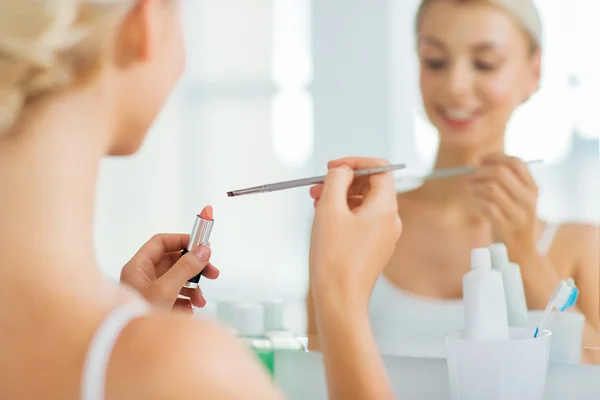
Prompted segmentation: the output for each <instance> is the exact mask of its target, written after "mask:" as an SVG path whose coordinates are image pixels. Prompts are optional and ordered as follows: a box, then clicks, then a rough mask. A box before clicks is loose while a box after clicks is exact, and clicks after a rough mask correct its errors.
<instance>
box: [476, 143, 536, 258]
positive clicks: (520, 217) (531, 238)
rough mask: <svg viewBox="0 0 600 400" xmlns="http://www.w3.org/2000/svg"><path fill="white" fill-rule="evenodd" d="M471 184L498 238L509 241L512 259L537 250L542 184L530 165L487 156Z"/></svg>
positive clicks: (497, 156) (494, 155)
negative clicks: (537, 220) (537, 217)
mask: <svg viewBox="0 0 600 400" xmlns="http://www.w3.org/2000/svg"><path fill="white" fill-rule="evenodd" d="M470 185H471V189H472V193H473V195H474V197H475V200H476V202H477V205H478V206H479V207H480V209H481V211H482V212H483V213H484V214H485V216H486V217H487V218H488V219H489V221H490V222H491V224H492V226H493V230H494V236H495V238H494V239H495V240H496V241H500V242H503V243H504V244H506V246H507V248H508V250H509V253H511V254H510V255H511V258H515V256H516V255H520V254H523V253H529V252H532V251H535V248H536V245H535V223H536V204H537V198H538V187H537V185H536V183H535V180H534V179H533V176H532V175H531V173H530V172H529V169H528V168H527V165H525V163H523V161H521V160H520V159H518V158H515V157H509V156H506V155H504V154H492V155H489V156H486V157H484V158H483V160H482V163H481V165H480V166H479V168H477V169H476V170H475V172H474V174H473V176H472V177H471V179H470Z"/></svg>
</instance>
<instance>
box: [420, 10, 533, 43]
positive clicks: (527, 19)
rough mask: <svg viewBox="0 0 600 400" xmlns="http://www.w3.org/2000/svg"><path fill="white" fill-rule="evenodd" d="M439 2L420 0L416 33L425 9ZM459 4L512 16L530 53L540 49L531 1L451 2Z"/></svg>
mask: <svg viewBox="0 0 600 400" xmlns="http://www.w3.org/2000/svg"><path fill="white" fill-rule="evenodd" d="M436 1H439V0H421V4H420V5H419V9H418V11H417V20H416V24H415V28H416V31H417V34H418V31H419V29H420V27H421V21H422V19H423V15H424V14H425V11H426V9H427V7H428V6H429V5H430V4H432V3H434V2H436ZM452 1H454V2H455V3H460V4H489V5H491V6H494V7H497V8H499V9H501V10H503V11H505V12H506V13H508V14H509V15H510V16H512V17H513V18H514V19H515V20H516V21H517V22H518V23H519V25H520V26H521V28H523V30H525V32H526V33H527V35H528V36H529V38H530V39H531V49H532V51H535V50H538V49H540V48H541V47H542V22H541V19H540V14H539V12H538V9H537V7H536V6H535V4H534V2H533V0H452Z"/></svg>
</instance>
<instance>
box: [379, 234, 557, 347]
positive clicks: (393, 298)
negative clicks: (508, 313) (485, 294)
mask: <svg viewBox="0 0 600 400" xmlns="http://www.w3.org/2000/svg"><path fill="white" fill-rule="evenodd" d="M557 230H558V225H555V224H546V227H545V228H544V232H543V233H542V235H541V236H540V239H539V241H538V250H539V251H540V253H541V254H547V253H548V250H549V249H550V245H551V244H552V240H553V238H554V235H555V234H556V231H557ZM369 318H370V322H371V328H372V330H373V334H374V335H375V339H376V340H377V344H378V346H379V349H380V351H381V352H382V353H383V354H396V355H402V356H408V357H410V356H418V357H433V358H439V357H445V354H446V343H445V335H446V333H447V332H449V331H452V330H458V329H463V328H464V323H465V317H464V308H463V302H462V300H461V299H456V300H440V299H435V298H428V297H422V296H417V295H415V294H413V293H410V292H407V291H404V290H402V289H400V288H398V287H397V286H395V285H393V284H392V283H391V282H389V281H388V280H387V279H386V278H385V277H384V276H383V275H382V276H381V277H380V278H379V279H378V281H377V282H376V284H375V287H374V288H373V292H372V294H371V300H370V304H369Z"/></svg>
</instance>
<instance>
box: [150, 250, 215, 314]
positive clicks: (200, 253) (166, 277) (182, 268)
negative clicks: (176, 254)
mask: <svg viewBox="0 0 600 400" xmlns="http://www.w3.org/2000/svg"><path fill="white" fill-rule="evenodd" d="M210 255H211V251H210V247H208V246H199V247H198V248H196V249H194V250H193V251H191V252H189V253H187V254H185V255H184V256H183V257H181V258H179V260H177V262H176V263H175V264H174V265H173V266H172V267H171V268H170V269H169V270H168V271H167V272H165V273H164V274H163V275H162V276H161V277H160V278H158V279H157V280H156V281H154V282H152V284H151V286H150V288H149V290H150V292H151V294H150V298H151V299H152V300H153V301H158V302H170V304H173V302H174V299H176V298H177V295H178V294H179V292H180V291H181V288H182V286H183V285H184V284H185V283H186V282H187V281H188V280H189V279H190V278H193V277H194V276H196V275H198V274H199V273H200V272H202V270H203V269H204V268H205V267H206V266H207V265H208V264H209V260H210ZM208 272H209V275H211V276H212V277H214V276H215V275H216V276H218V270H217V269H216V268H214V267H213V268H212V269H211V268H209V271H208ZM211 279H213V278H211Z"/></svg>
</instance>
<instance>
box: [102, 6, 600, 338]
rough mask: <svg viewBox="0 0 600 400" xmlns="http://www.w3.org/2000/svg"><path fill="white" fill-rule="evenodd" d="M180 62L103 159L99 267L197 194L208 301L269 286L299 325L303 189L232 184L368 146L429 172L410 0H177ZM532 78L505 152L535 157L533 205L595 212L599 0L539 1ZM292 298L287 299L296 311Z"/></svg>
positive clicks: (306, 216)
mask: <svg viewBox="0 0 600 400" xmlns="http://www.w3.org/2000/svg"><path fill="white" fill-rule="evenodd" d="M184 3H185V7H186V12H185V19H186V21H185V24H186V30H187V41H188V61H189V64H188V69H187V72H186V74H185V77H184V78H183V79H182V81H181V82H180V84H179V86H178V87H177V89H176V91H175V92H174V93H173V96H172V97H171V99H170V101H169V103H168V104H167V106H166V107H165V109H164V111H163V112H162V114H161V116H160V118H159V120H158V121H157V123H156V125H155V126H154V128H153V130H152V133H151V134H150V136H149V138H148V139H147V142H146V143H145V145H144V147H143V149H142V151H141V152H140V153H139V154H137V155H136V156H134V157H130V158H109V159H106V160H105V161H104V165H103V169H102V172H101V177H100V181H99V185H100V186H99V189H100V190H99V194H98V199H97V216H96V217H97V224H96V229H97V230H96V245H97V250H98V262H99V263H100V265H101V266H102V268H103V269H104V271H105V272H106V274H107V275H108V276H110V277H111V278H114V279H118V278H119V273H120V269H121V268H122V266H123V265H124V264H125V263H126V262H127V261H128V260H129V258H130V257H131V256H132V255H133V254H134V253H135V252H136V251H137V249H138V248H139V247H140V246H141V245H142V244H143V243H144V242H145V241H146V240H148V239H149V238H150V237H151V236H152V235H154V234H155V233H159V232H179V233H189V232H190V230H191V228H192V224H193V222H194V218H195V215H196V214H197V213H199V212H200V210H201V209H202V208H203V207H204V205H206V204H211V205H213V206H214V209H215V221H216V222H215V226H214V229H213V234H212V237H211V242H212V248H213V263H214V264H215V265H217V266H218V267H219V268H220V269H221V277H220V278H219V279H218V280H217V281H214V282H213V281H203V283H204V284H203V291H204V292H205V295H206V297H207V299H208V301H209V302H211V300H217V299H223V298H229V297H237V298H242V299H246V300H257V301H260V300H266V299H269V298H279V299H282V300H284V301H286V302H289V303H290V304H291V305H292V306H291V309H292V312H290V313H288V315H287V316H286V318H287V320H286V323H287V325H288V327H289V328H290V329H293V330H296V331H300V332H301V331H303V329H304V324H305V320H304V318H305V317H304V295H305V292H306V288H307V279H308V268H307V257H308V240H309V233H310V226H311V223H312V201H311V199H310V198H309V196H308V188H299V189H295V190H289V191H285V192H278V193H271V194H264V195H257V196H247V197H240V198H227V196H226V192H227V191H228V190H233V189H238V188H243V187H248V186H254V185H258V184H263V183H267V182H274V181H279V180H286V179H295V178H300V177H305V176H309V175H312V174H321V173H323V172H325V170H326V162H327V161H328V160H330V159H333V158H337V157H340V156H346V155H360V156H376V157H383V158H387V159H389V160H391V161H393V162H404V163H407V164H408V166H409V171H408V172H407V173H410V174H411V175H413V174H419V173H424V172H427V170H428V169H430V167H431V162H432V156H433V154H434V151H435V148H436V144H437V143H436V134H435V132H434V131H433V130H432V128H431V126H430V125H429V124H428V122H427V120H426V118H425V117H424V114H423V112H422V110H421V107H420V100H419V95H418V86H417V85H418V77H417V59H416V55H415V52H414V45H415V37H414V34H413V30H414V16H415V12H416V7H417V3H418V1H417V0H319V1H316V0H315V1H311V0H184ZM538 5H539V7H540V10H541V13H542V18H543V24H544V28H545V43H544V47H545V51H544V60H543V61H544V62H543V67H544V68H543V79H542V89H541V90H540V92H539V93H538V94H537V95H536V96H535V97H534V98H533V99H532V100H531V101H530V103H528V104H527V105H526V106H524V107H523V108H522V109H521V110H520V111H519V112H518V113H517V115H516V116H515V118H514V119H513V120H512V122H511V125H510V129H509V132H508V139H507V140H508V142H507V146H508V147H507V152H508V153H510V154H511V155H515V156H518V157H521V158H523V159H526V160H530V159H543V160H545V161H546V162H545V163H544V164H543V165H539V166H536V167H534V169H533V172H534V174H535V177H536V178H537V180H538V184H539V186H540V190H541V195H540V199H539V213H540V215H541V216H543V217H544V218H547V219H549V220H551V221H557V222H560V221H567V220H570V221H573V220H575V221H585V222H590V223H595V224H597V223H599V221H600V184H599V183H600V160H599V149H600V146H599V137H600V104H599V102H598V94H599V92H600V53H599V52H598V51H597V45H596V38H598V37H600V24H598V21H597V16H598V15H599V14H600V2H598V1H597V0H570V1H564V0H543V1H541V0H540V1H538ZM294 310H295V311H294Z"/></svg>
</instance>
